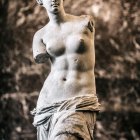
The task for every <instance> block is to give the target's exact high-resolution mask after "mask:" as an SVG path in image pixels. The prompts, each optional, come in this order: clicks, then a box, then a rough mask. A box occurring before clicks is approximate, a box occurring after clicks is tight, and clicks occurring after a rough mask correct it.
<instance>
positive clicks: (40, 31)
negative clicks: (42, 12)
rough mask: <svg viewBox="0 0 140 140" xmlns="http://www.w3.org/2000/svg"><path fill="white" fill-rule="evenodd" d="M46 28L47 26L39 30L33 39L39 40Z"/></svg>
mask: <svg viewBox="0 0 140 140" xmlns="http://www.w3.org/2000/svg"><path fill="white" fill-rule="evenodd" d="M46 28H47V25H46V26H44V27H42V28H41V29H39V30H38V31H37V32H36V33H35V34H34V37H33V38H34V39H41V38H42V37H43V35H44V34H45V30H46Z"/></svg>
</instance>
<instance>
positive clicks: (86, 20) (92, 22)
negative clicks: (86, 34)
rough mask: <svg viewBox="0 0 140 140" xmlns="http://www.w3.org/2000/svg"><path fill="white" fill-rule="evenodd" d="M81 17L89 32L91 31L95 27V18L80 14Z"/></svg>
mask: <svg viewBox="0 0 140 140" xmlns="http://www.w3.org/2000/svg"><path fill="white" fill-rule="evenodd" d="M80 17H81V19H82V20H83V21H84V23H85V26H86V27H88V28H89V30H90V31H91V32H93V30H94V28H95V20H94V18H93V16H91V15H81V16H80Z"/></svg>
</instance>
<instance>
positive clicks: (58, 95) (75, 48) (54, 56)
mask: <svg viewBox="0 0 140 140" xmlns="http://www.w3.org/2000/svg"><path fill="white" fill-rule="evenodd" d="M37 34H38V36H39V37H40V40H41V41H42V43H43V44H44V46H45V49H46V51H47V53H48V54H49V57H50V61H51V71H50V73H49V75H48V77H47V79H46V80H45V82H44V85H43V87H42V90H41V92H40V95H39V98H38V103H37V108H40V107H42V106H45V105H46V104H48V103H54V102H59V101H63V100H66V99H69V98H72V97H75V96H82V95H87V94H88V95H89V94H95V93H96V87H95V76H94V65H95V51H94V27H93V20H92V18H91V17H90V16H79V17H76V16H72V15H68V14H67V15H66V20H65V22H62V23H61V24H59V25H58V26H56V25H54V24H51V23H48V24H47V25H46V26H45V27H44V28H42V29H41V30H39V31H38V32H37Z"/></svg>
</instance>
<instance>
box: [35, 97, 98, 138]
mask: <svg viewBox="0 0 140 140" xmlns="http://www.w3.org/2000/svg"><path fill="white" fill-rule="evenodd" d="M98 111H100V104H99V103H98V98H97V97H96V96H95V95H86V96H79V97H73V98H71V99H68V100H64V101H61V102H56V103H53V104H47V105H45V106H44V107H42V108H39V109H34V110H33V111H32V114H33V115H34V122H33V125H34V126H35V127H37V136H38V140H57V138H58V140H59V139H61V140H65V137H69V139H66V140H73V139H71V137H75V140H93V129H94V124H95V121H96V112H98ZM61 136H62V137H61Z"/></svg>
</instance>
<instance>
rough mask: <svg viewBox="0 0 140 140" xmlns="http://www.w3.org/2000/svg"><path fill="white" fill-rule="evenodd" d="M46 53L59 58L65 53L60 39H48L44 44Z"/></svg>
mask: <svg viewBox="0 0 140 140" xmlns="http://www.w3.org/2000/svg"><path fill="white" fill-rule="evenodd" d="M46 49H47V52H48V53H49V54H50V55H51V56H53V57H57V56H61V55H63V54H64V53H65V45H64V42H63V40H62V39H57V38H55V39H50V40H49V41H48V42H47V44H46Z"/></svg>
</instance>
